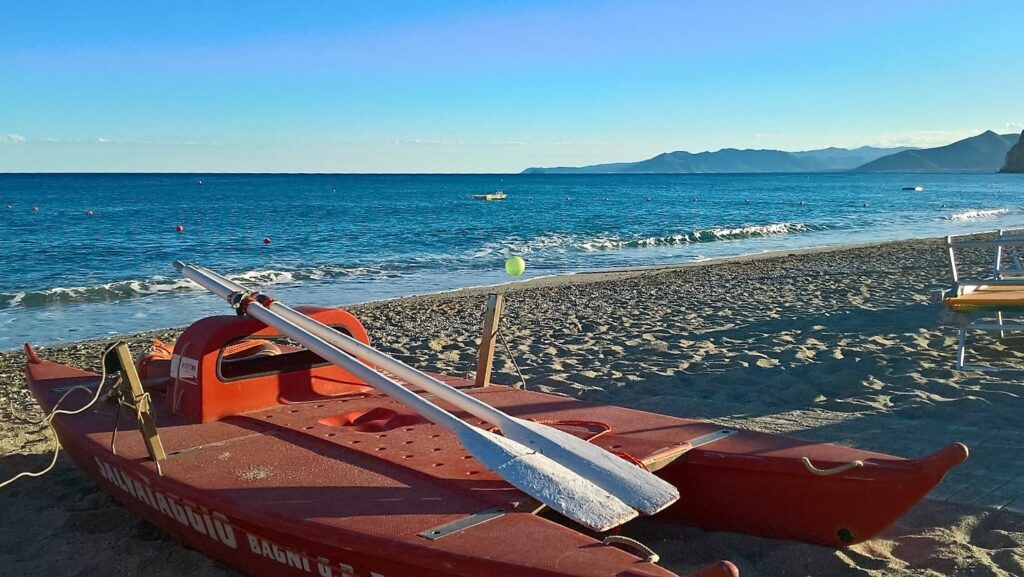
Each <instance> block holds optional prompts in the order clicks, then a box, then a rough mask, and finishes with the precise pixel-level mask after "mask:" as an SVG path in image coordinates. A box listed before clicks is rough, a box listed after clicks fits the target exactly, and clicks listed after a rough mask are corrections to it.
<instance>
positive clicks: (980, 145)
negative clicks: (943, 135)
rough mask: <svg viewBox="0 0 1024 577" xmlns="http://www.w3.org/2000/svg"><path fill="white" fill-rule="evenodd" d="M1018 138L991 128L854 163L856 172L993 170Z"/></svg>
mask: <svg viewBox="0 0 1024 577" xmlns="http://www.w3.org/2000/svg"><path fill="white" fill-rule="evenodd" d="M1019 139H1020V137H1018V136H1017V135H1016V134H1002V135H1000V134H996V133H995V132H992V131H991V130H986V131H985V132H983V133H981V134H979V135H978V136H972V137H970V138H965V139H963V140H959V141H957V142H954V143H953V144H947V145H946V146H940V147H938V148H925V149H921V150H905V151H903V152H898V153H896V154H892V155H889V156H885V157H882V158H879V159H878V160H874V161H871V162H868V163H867V164H865V165H863V166H859V167H857V169H856V170H857V172H996V171H997V170H999V168H1000V167H1001V166H1003V162H1004V160H1005V159H1006V153H1007V152H1009V151H1010V148H1012V147H1013V145H1014V144H1017V141H1018V140H1019Z"/></svg>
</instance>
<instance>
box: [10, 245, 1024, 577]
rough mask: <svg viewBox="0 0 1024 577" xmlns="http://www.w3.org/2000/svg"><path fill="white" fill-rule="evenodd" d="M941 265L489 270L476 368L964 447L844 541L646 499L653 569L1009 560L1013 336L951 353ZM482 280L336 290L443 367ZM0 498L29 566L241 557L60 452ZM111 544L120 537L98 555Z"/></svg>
mask: <svg viewBox="0 0 1024 577" xmlns="http://www.w3.org/2000/svg"><path fill="white" fill-rule="evenodd" d="M972 258H973V259H974V260H972ZM978 263H981V264H982V265H989V266H990V262H989V255H988V254H987V253H986V254H980V253H978V254H976V255H973V256H972V255H971V254H968V255H965V258H964V262H963V263H962V266H964V267H969V266H972V265H974V264H978ZM947 266H948V265H947V264H946V262H945V253H944V251H943V250H942V239H941V238H939V239H935V238H933V239H926V240H912V241H890V242H880V243H871V244H866V245H858V246H830V247H819V248H811V249H800V250H790V251H781V252H778V251H777V252H775V253H757V254H753V255H745V256H742V257H728V258H723V259H715V260H708V261H699V262H693V263H681V264H679V265H673V266H667V267H666V266H658V267H643V268H639V269H629V270H624V271H623V270H620V271H601V272H594V273H578V274H573V275H562V276H557V277H548V278H542V279H531V280H528V281H525V282H523V283H516V284H514V285H498V287H499V288H500V287H506V294H507V298H506V312H505V314H504V316H503V320H502V330H503V333H504V335H505V337H506V338H507V340H508V344H509V347H510V350H511V352H512V354H513V355H514V356H515V364H513V362H512V359H511V358H510V357H509V355H508V353H507V352H506V351H505V350H504V349H503V348H500V347H499V349H498V351H496V354H495V364H494V373H493V375H494V376H493V378H492V380H493V382H495V383H499V384H509V385H511V384H516V383H518V382H519V376H518V374H517V372H516V365H518V367H519V369H521V370H522V373H523V376H524V377H525V379H526V382H527V386H528V388H529V389H532V390H538V391H544V392H551V393H558V394H565V395H570V396H573V397H577V398H582V399H584V400H587V401H591V402H596V403H606V404H614V405H621V406H626V407H631V408H635V409H639V410H647V411H651V412H657V413H663V414H670V415H676V416H682V417H688V418H693V419H699V420H706V421H711V422H715V423H719V424H722V425H725V426H730V427H741V428H745V429H752V430H757V431H763V432H769V433H778V434H786V435H790V436H794V437H798V438H802V439H806V440H808V441H809V442H815V441H820V442H832V443H840V444H848V445H853V446H857V447H860V448H863V449H867V450H874V451H880V452H885V453H890V454H894V455H899V456H904V457H919V456H922V455H925V454H930V453H933V452H935V451H937V450H938V449H940V448H941V447H943V446H946V445H949V444H951V443H954V442H961V441H962V442H965V443H966V444H967V445H968V446H969V447H970V450H971V456H970V458H969V459H968V460H967V462H966V463H964V464H963V465H961V466H959V467H957V468H956V469H954V470H953V472H952V473H951V474H950V475H949V476H948V477H947V478H946V479H945V480H944V481H943V482H942V483H941V484H940V485H939V486H938V487H937V488H936V489H935V490H934V491H933V492H932V493H931V494H930V495H929V496H928V497H927V498H926V499H925V500H924V501H922V502H921V503H919V504H918V505H917V506H915V507H914V508H912V509H911V510H910V511H909V512H908V513H907V515H906V516H905V517H904V518H903V519H901V520H900V521H898V522H897V523H896V524H895V525H894V526H893V527H890V528H889V529H887V530H886V531H884V532H883V533H882V534H881V535H880V536H879V537H878V538H876V539H873V540H871V541H868V542H866V543H862V544H859V545H856V546H853V547H850V548H848V549H844V550H834V549H827V548H823V547H818V546H813V545H805V544H800V543H793V542H788V541H775V540H770V539H760V538H756V537H749V536H744V535H738V534H732V533H711V532H703V531H699V530H696V529H692V528H688V527H681V526H678V525H670V524H668V523H663V522H660V521H658V520H657V518H653V519H644V520H641V521H640V522H638V523H636V524H631V525H630V526H628V527H627V531H626V533H627V534H629V535H631V536H633V537H635V538H638V539H640V540H641V541H643V542H644V543H645V544H647V545H648V546H651V547H652V548H653V549H654V550H655V551H657V552H658V553H659V554H660V555H661V557H662V564H663V565H664V566H666V567H667V568H669V569H672V570H675V571H678V572H682V573H684V574H685V572H686V571H687V570H689V569H690V568H694V567H696V566H699V565H702V564H704V563H708V562H711V561H714V560H717V559H723V558H724V559H731V560H733V561H734V562H735V563H736V564H737V565H738V566H740V569H741V571H743V572H744V574H746V575H754V576H757V575H822V576H825V575H829V576H830V575H859V576H868V577H889V576H897V577H911V576H914V577H916V576H918V575H927V576H932V577H934V576H953V575H957V576H959V575H975V574H977V575H986V576H989V575H991V576H995V577H1009V576H1012V575H1022V574H1024V487H1022V486H1021V485H1020V483H1019V479H1020V478H1021V476H1022V475H1024V462H1022V461H1021V460H1020V459H1014V458H1012V457H1010V458H1008V455H1009V456H1012V455H1024V435H1022V434H1021V431H1022V430H1024V389H1022V385H1021V384H1020V383H1021V382H1024V346H1022V345H1024V339H1020V338H1019V337H1018V338H1009V339H1004V340H1003V341H1000V340H998V339H994V338H991V337H989V336H987V335H980V336H979V338H978V339H977V340H976V344H975V346H974V353H972V354H976V355H978V356H980V357H984V358H986V359H996V360H999V361H1003V362H1010V363H1011V364H1015V365H1016V366H1017V367H1020V368H1017V369H1014V370H1011V371H1008V372H1002V373H989V374H983V373H958V372H956V371H954V370H953V366H954V351H955V341H956V333H955V330H954V324H953V323H952V319H951V318H949V317H947V316H945V315H944V313H943V312H942V311H943V309H942V307H941V306H939V305H937V304H933V303H930V302H929V301H928V289H930V288H932V287H934V286H946V285H948V284H949V273H948V270H947ZM495 288H496V287H494V286H487V287H476V288H471V289H460V290H457V291H450V292H442V293H432V294H429V295H419V296H414V297H406V298H401V299H395V300H388V301H374V302H369V303H363V304H360V305H356V306H353V307H349V308H350V309H351V310H352V311H353V312H354V313H355V314H356V315H357V316H358V317H359V318H360V320H361V321H362V322H363V324H364V325H365V326H366V328H367V331H368V332H369V334H370V337H371V342H372V343H373V344H374V346H375V347H376V348H378V349H380V350H382V351H383V352H386V353H388V354H391V355H392V356H395V357H396V358H399V359H401V360H403V361H405V362H407V363H409V364H411V365H413V366H416V367H417V368H421V369H424V370H429V371H437V372H442V373H448V374H455V375H460V376H461V375H463V374H464V373H465V372H466V371H467V370H471V369H472V368H473V366H474V364H473V363H474V355H475V349H476V343H477V342H478V339H479V337H480V333H481V320H482V316H483V312H484V299H483V296H484V295H485V294H486V293H487V292H493V291H494V290H495ZM295 304H299V303H295ZM189 320H196V319H189ZM179 331H180V329H163V330H158V331H148V332H145V333H140V334H136V335H132V336H121V337H111V338H104V339H94V340H89V341H79V342H76V343H70V344H64V345H53V346H47V347H40V351H41V356H44V357H45V358H48V359H50V360H54V361H58V362H64V363H69V364H74V365H76V366H82V367H86V368H95V367H96V364H97V354H98V352H99V350H100V347H101V346H102V345H104V344H106V343H109V342H111V341H112V340H115V339H118V338H121V339H124V340H126V341H128V342H129V343H130V344H131V345H132V346H133V350H134V351H135V352H138V351H139V350H141V349H140V348H139V346H140V345H141V344H144V343H145V340H146V339H147V338H148V337H151V336H157V337H159V338H162V339H165V340H173V339H174V338H175V337H176V335H177V334H178V332H179ZM23 363H24V355H23V353H21V352H17V351H15V352H9V353H0V455H3V456H0V478H7V477H9V476H10V475H12V474H13V473H14V472H16V471H20V470H24V469H39V468H42V465H45V464H46V463H48V462H49V453H48V451H49V450H50V447H51V442H50V439H49V437H48V436H47V434H46V433H45V430H44V429H41V428H40V427H39V426H38V425H37V424H35V421H36V420H37V419H38V418H39V416H40V415H39V414H38V410H37V409H36V408H35V404H34V402H33V400H32V398H31V397H30V395H29V394H28V393H27V391H26V390H25V387H24V380H23V376H22V375H21V368H22V366H23ZM0 508H2V510H4V512H5V514H6V515H7V516H8V518H9V519H10V522H9V523H8V524H6V526H5V527H4V528H3V529H0V563H4V564H10V566H18V567H24V568H29V567H31V568H32V571H29V572H27V574H30V575H49V576H55V577H72V576H73V575H74V574H75V571H79V570H83V571H84V573H86V574H89V573H90V571H92V572H93V573H112V572H118V571H120V572H122V573H125V574H131V573H132V572H133V569H132V568H133V567H138V566H143V565H144V566H147V567H154V568H156V570H155V572H154V573H153V576H154V577H165V576H166V577H170V576H171V575H173V574H175V571H176V570H177V569H178V568H180V567H188V568H189V571H190V573H192V574H196V575H200V576H201V577H227V576H234V575H237V573H235V572H234V571H232V570H230V569H227V568H225V567H224V566H223V565H220V564H219V563H216V562H214V561H212V560H210V559H208V558H206V557H204V556H202V555H200V554H198V553H195V552H194V551H190V550H188V549H186V548H185V547H184V546H182V545H180V544H178V543H177V542H175V541H173V540H171V539H169V538H167V537H166V536H164V535H163V534H162V533H160V532H159V531H156V530H154V529H152V528H151V527H149V526H148V525H146V524H145V523H143V522H141V521H139V520H137V519H136V518H134V517H133V516H132V515H131V514H130V513H128V511H127V510H125V509H123V508H122V507H120V506H119V505H117V504H116V503H114V502H113V500H112V499H111V498H110V497H107V496H106V495H104V494H102V493H99V492H97V491H96V489H95V487H94V486H93V485H92V484H91V483H90V482H89V481H87V480H86V479H85V478H84V477H83V476H82V475H80V474H79V473H78V472H77V471H76V470H75V469H74V468H73V466H72V465H71V464H70V463H69V461H68V460H67V459H63V458H62V459H61V460H60V461H59V463H58V467H57V469H56V470H55V471H53V472H52V473H51V474H50V475H47V476H45V477H42V478H39V479H32V480H23V481H20V482H18V483H16V484H15V485H13V486H11V487H8V488H7V489H5V490H0ZM40 518H42V519H44V520H45V522H39V521H38V519H40ZM124 528H128V532H127V533H125V532H124V531H123V530H122V529H124ZM55 532H56V533H55ZM53 534H60V535H61V536H62V538H61V542H60V544H59V545H56V544H55V543H54V542H53V539H52V538H50V536H51V535H53ZM114 542H118V543H121V545H122V548H120V549H118V550H117V554H116V555H114V554H113V551H114V549H113V548H112V547H111V544H112V543H114ZM97 551H101V552H107V553H101V554H97V553H96V552H97ZM68 558H76V559H81V560H82V562H83V563H84V564H85V566H83V567H79V568H76V569H74V570H72V569H69V568H68V567H67V566H66V565H65V564H62V563H61V562H60V560H62V559H68ZM50 559H53V560H52V561H51V560H50ZM167 567H170V568H167Z"/></svg>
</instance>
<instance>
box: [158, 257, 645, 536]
mask: <svg viewBox="0 0 1024 577" xmlns="http://www.w3.org/2000/svg"><path fill="white" fill-rule="evenodd" d="M175 266H176V267H178V268H179V270H181V271H182V274H184V275H185V276H186V277H187V278H190V279H192V280H193V281H195V282H197V283H199V284H200V285H201V286H203V287H204V288H206V289H207V290H209V291H211V292H213V293H214V294H216V295H218V296H220V297H222V298H224V299H225V300H228V301H229V302H230V298H231V294H232V293H233V292H234V291H225V285H224V284H222V283H220V282H218V281H217V280H216V279H215V278H211V276H210V275H209V274H207V272H206V271H203V270H201V269H199V268H198V267H192V266H186V265H181V263H177V262H176V263H175ZM245 313H246V314H247V315H249V316H251V317H252V318H254V319H256V320H258V321H260V322H262V323H264V324H266V325H267V326H270V327H273V328H275V329H277V330H279V331H281V334H283V335H286V336H288V337H289V338H291V339H293V340H294V341H296V342H297V343H299V344H301V345H302V346H304V347H306V349H308V350H310V351H312V352H313V353H316V354H317V355H319V356H320V357H322V358H323V359H325V360H327V361H330V362H331V363H334V364H335V365H337V366H339V367H341V368H343V369H345V370H346V371H348V372H350V373H352V375H353V376H355V377H356V378H358V379H360V380H362V381H363V382H365V383H367V384H368V385H370V386H372V387H374V388H376V389H377V390H379V391H381V392H383V393H386V394H387V395H389V396H390V397H392V398H394V399H395V400H397V401H398V402H400V403H402V404H403V405H405V406H407V407H409V408H410V409H412V410H414V411H416V412H417V413H419V414H420V415H422V416H423V417H424V418H426V419H427V420H429V421H431V422H432V423H434V424H437V425H439V426H442V427H445V428H446V429H448V430H449V431H451V432H452V433H454V434H455V435H456V437H458V439H459V442H460V443H462V446H463V447H464V448H465V449H466V451H467V452H468V453H469V454H470V455H472V456H473V457H474V458H475V459H476V460H477V461H479V462H480V463H481V464H482V465H483V466H485V467H487V468H488V469H490V470H491V471H493V472H494V473H496V474H497V475H499V476H500V477H501V478H503V479H505V480H506V481H508V482H509V483H510V484H511V485H513V486H515V487H517V488H518V489H520V490H522V491H523V492H525V493H527V494H528V495H530V496H531V497H533V498H535V499H537V500H538V501H540V502H541V503H544V504H545V505H547V506H548V507H551V508H552V509H554V510H555V511H558V512H559V513H561V514H563V515H565V516H566V517H569V518H570V519H572V520H574V521H576V522H578V523H580V524H582V525H584V526H586V527H589V528H590V529H593V530H595V531H607V530H608V529H611V528H613V527H616V526H618V525H621V524H622V523H625V522H626V521H628V520H630V519H632V518H634V517H636V515H637V512H636V511H635V510H633V508H632V507H630V506H629V505H627V504H625V503H624V502H622V501H621V500H620V499H618V498H617V497H615V496H614V495H612V494H611V493H609V492H608V491H605V490H604V489H602V488H601V487H599V486H598V485H596V484H594V483H592V482H591V481H589V480H588V479H586V478H584V477H583V476H581V475H579V474H577V473H575V472H573V471H571V470H570V469H568V468H567V467H565V466H563V465H561V464H559V463H557V462H555V461H554V460H552V459H550V458H549V457H547V456H545V455H543V454H541V453H539V452H537V451H535V450H533V449H530V448H528V447H525V446H523V445H522V444H520V443H518V442H516V441H514V440H512V439H509V438H506V437H502V436H500V435H496V434H494V433H491V432H489V431H485V430H483V429H480V428H477V427H474V426H472V425H470V424H468V423H466V422H465V421H463V420H462V419H459V418H458V417H456V416H455V415H453V414H451V413H449V412H448V411H446V410H444V409H442V408H441V407H438V406H437V405H435V404H434V403H432V402H430V401H428V400H427V399H425V398H423V397H421V396H420V395H418V394H416V393H414V392H412V391H410V390H409V389H407V388H405V387H404V386H402V385H401V384H399V383H397V382H395V381H393V380H391V379H390V378H388V377H387V376H385V375H383V374H381V373H380V372H378V371H376V370H374V369H373V368H371V367H369V366H367V365H365V364H363V363H361V362H359V361H358V360H356V359H355V358H353V357H352V356H350V355H349V354H348V353H346V352H344V351H342V350H340V349H339V348H338V347H336V346H334V345H332V344H331V343H329V342H327V341H326V340H324V339H323V338H321V337H320V336H318V335H315V334H313V333H312V332H310V331H309V330H307V329H305V328H303V327H301V326H299V325H297V324H296V323H294V322H292V321H291V320H289V319H287V318H285V317H284V316H283V315H282V314H280V313H278V312H276V311H272V310H270V309H269V308H267V307H264V306H263V305H262V304H260V303H258V302H252V303H250V304H249V305H248V306H247V308H246V310H245Z"/></svg>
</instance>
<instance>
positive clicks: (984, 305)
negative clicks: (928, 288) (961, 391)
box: [941, 230, 1024, 371]
mask: <svg viewBox="0 0 1024 577" xmlns="http://www.w3.org/2000/svg"><path fill="white" fill-rule="evenodd" d="M964 236H965V235H960V236H947V237H946V253H947V255H948V257H949V267H950V272H952V274H953V291H952V292H953V295H952V296H946V293H947V292H948V291H943V292H942V295H941V296H942V302H943V304H944V305H945V306H946V308H948V309H949V310H951V311H953V312H954V313H956V315H957V318H958V321H959V324H960V330H959V335H958V339H957V341H958V342H957V351H956V368H957V370H960V371H964V370H973V371H991V370H999V369H1002V368H1008V367H994V366H985V365H966V364H965V363H964V359H965V356H966V354H967V331H969V330H976V331H993V332H998V333H999V338H1004V337H1005V335H1006V331H1024V322H1021V321H1012V322H1011V321H1007V320H1006V319H1005V318H1004V317H1003V315H1004V313H1024V262H1022V252H1024V230H1017V231H1006V230H998V231H996V232H995V234H994V237H993V238H992V239H991V240H988V239H970V238H964ZM968 247H973V248H993V249H994V255H993V256H994V257H993V264H992V269H991V271H990V272H989V274H986V275H984V276H983V277H982V278H980V279H976V280H966V279H963V278H961V274H960V270H959V268H958V264H957V258H956V249H958V248H968ZM993 313H994V314H995V322H992V319H991V317H992V314H993ZM972 315H982V317H981V318H976V319H973V320H972Z"/></svg>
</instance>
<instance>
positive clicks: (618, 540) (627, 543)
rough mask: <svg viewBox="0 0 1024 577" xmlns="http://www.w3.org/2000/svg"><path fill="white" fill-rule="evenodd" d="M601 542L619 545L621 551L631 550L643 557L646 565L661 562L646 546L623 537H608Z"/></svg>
mask: <svg viewBox="0 0 1024 577" xmlns="http://www.w3.org/2000/svg"><path fill="white" fill-rule="evenodd" d="M601 542H602V543H604V544H605V545H619V546H620V548H622V549H626V548H631V549H633V550H635V551H637V552H639V553H640V554H641V555H643V559H644V561H646V562H648V563H657V562H658V561H660V560H661V557H659V556H658V554H657V553H655V552H654V551H652V550H651V548H650V547H648V546H647V545H644V544H643V543H641V542H640V541H637V540H636V539H630V538H629V537H626V536H623V535H609V536H607V537H605V538H604V540H603V541H601Z"/></svg>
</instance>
